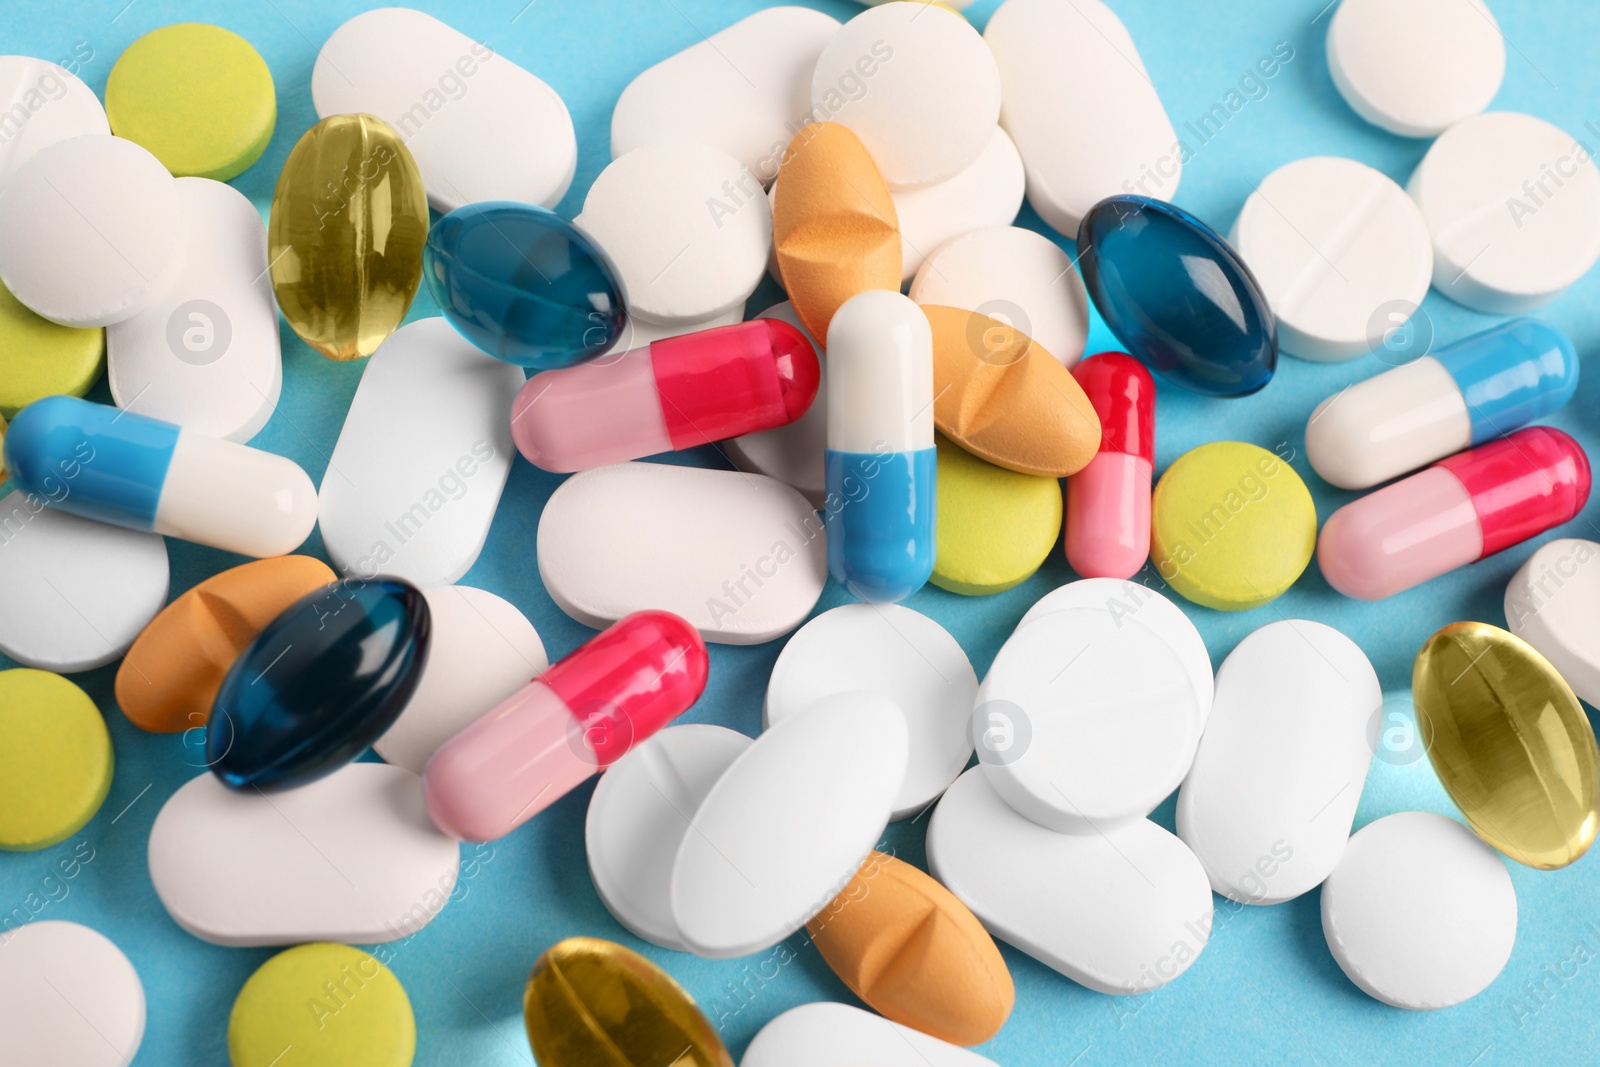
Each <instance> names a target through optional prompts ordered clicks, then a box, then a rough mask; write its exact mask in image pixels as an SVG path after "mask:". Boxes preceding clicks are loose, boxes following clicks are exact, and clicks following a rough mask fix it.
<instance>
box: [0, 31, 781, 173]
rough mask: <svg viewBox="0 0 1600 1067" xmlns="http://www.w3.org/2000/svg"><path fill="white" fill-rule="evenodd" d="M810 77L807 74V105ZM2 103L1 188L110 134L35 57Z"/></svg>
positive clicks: (65, 79) (14, 62) (68, 81)
mask: <svg viewBox="0 0 1600 1067" xmlns="http://www.w3.org/2000/svg"><path fill="white" fill-rule="evenodd" d="M810 98H811V72H810V71H809V70H808V71H806V99H807V102H808V103H809V101H810ZM0 100H5V101H8V102H9V106H8V108H7V109H6V112H5V115H6V122H5V137H4V138H3V139H0V185H4V184H5V183H6V179H7V178H9V177H11V175H12V173H13V172H14V171H16V169H17V168H18V167H20V166H22V164H23V163H24V162H26V161H27V160H28V159H29V158H31V157H32V156H33V154H34V153H35V152H37V151H39V150H40V149H41V148H44V147H46V146H47V145H53V144H55V143H56V142H57V141H65V140H66V139H67V138H69V137H81V136H83V135H84V134H94V133H97V134H110V133H111V124H110V123H109V122H107V121H106V109H105V108H104V107H103V106H101V104H100V98H99V97H98V96H96V95H94V90H93V89H91V88H89V87H88V86H87V85H85V84H84V83H83V82H82V81H80V80H79V79H78V78H77V77H76V76H74V75H73V74H71V73H69V72H68V71H67V70H66V69H65V68H63V67H59V66H57V65H56V64H54V63H51V62H48V61H46V60H43V59H35V58H33V57H32V56H0Z"/></svg>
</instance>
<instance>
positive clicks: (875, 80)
mask: <svg viewBox="0 0 1600 1067" xmlns="http://www.w3.org/2000/svg"><path fill="white" fill-rule="evenodd" d="M811 107H812V115H813V116H814V117H815V119H816V121H818V122H838V123H842V124H843V125H845V126H848V127H850V129H851V130H853V131H855V134H856V136H858V137H860V138H861V142H862V143H863V144H864V145H866V146H867V151H869V152H871V153H872V158H873V161H874V162H876V163H877V164H878V170H879V171H881V172H882V174H883V180H884V181H886V182H888V183H889V185H890V187H891V188H898V189H915V188H917V187H919V186H923V185H932V184H933V183H934V182H942V181H945V180H947V179H949V178H954V177H955V176H956V175H957V174H960V173H961V172H962V171H964V170H966V169H967V168H968V167H970V166H971V165H972V164H973V162H974V161H975V160H976V159H977V158H978V156H979V155H980V154H981V153H982V152H983V150H984V147H985V146H986V145H987V144H988V143H989V141H990V140H991V139H992V138H993V136H994V127H995V123H996V122H998V121H999V118H1000V72H999V71H998V70H997V69H996V68H995V63H994V56H993V55H992V54H991V53H990V52H989V49H988V46H987V45H985V44H984V43H983V38H982V37H980V36H979V35H978V31H977V30H975V29H973V28H972V24H971V23H969V22H968V21H967V20H966V19H964V18H962V17H961V16H960V15H957V14H956V13H955V12H953V11H946V10H944V9H943V8H940V7H937V6H935V5H933V4H927V3H910V2H902V3H890V4H884V5H882V6H881V7H874V8H872V9H871V10H869V11H863V12H862V13H861V14H859V15H857V16H856V17H855V18H853V19H851V20H850V21H849V22H847V23H845V24H844V26H843V27H842V28H841V29H840V30H839V32H838V33H836V34H834V36H833V39H832V40H831V41H829V42H828V45H827V47H825V48H824V49H823V50H822V55H821V56H820V57H819V58H818V59H817V68H816V71H815V72H814V73H813V74H812V76H811Z"/></svg>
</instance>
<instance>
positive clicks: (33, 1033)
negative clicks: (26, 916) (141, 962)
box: [0, 920, 145, 1067]
mask: <svg viewBox="0 0 1600 1067" xmlns="http://www.w3.org/2000/svg"><path fill="white" fill-rule="evenodd" d="M144 1021H145V1001H144V984H143V983H141V982H140V981H139V973H138V972H137V971H135V970H134V969H133V964H132V963H129V962H128V957H127V956H124V955H123V954H122V950H121V949H119V948H117V946H116V945H114V944H112V943H111V941H110V939H109V938H107V937H106V936H105V935H104V934H101V933H99V932H98V931H95V930H91V929H89V928H88V927H87V926H80V925H78V924H77V923H71V922H61V921H59V920H45V921H42V922H30V923H27V924H25V925H23V926H19V927H17V928H16V929H13V930H8V931H7V932H6V933H5V934H4V935H0V1034H4V1035H5V1047H4V1048H0V1063H5V1064H8V1065H15V1067H125V1065H126V1064H130V1063H132V1062H133V1058H134V1056H135V1055H136V1054H137V1053H138V1051H139V1044H140V1042H142V1041H143V1040H144Z"/></svg>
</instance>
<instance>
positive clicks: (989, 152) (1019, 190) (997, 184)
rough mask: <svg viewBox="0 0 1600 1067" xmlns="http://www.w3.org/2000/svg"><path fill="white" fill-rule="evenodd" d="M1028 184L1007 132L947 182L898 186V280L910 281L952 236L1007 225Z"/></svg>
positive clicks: (1018, 208)
mask: <svg viewBox="0 0 1600 1067" xmlns="http://www.w3.org/2000/svg"><path fill="white" fill-rule="evenodd" d="M1026 184H1027V182H1026V179H1025V177H1024V175H1023V171H1022V157H1021V156H1020V155H1018V154H1017V146H1016V145H1015V144H1013V143H1012V141H1011V138H1010V136H1009V135H1008V134H1007V133H1006V131H1004V130H1002V129H1001V128H1000V127H998V126H996V127H995V128H994V136H993V137H992V138H990V140H989V145H988V147H987V148H985V149H984V150H983V154H982V155H980V156H979V157H978V159H977V162H975V163H973V164H972V166H970V167H968V168H967V169H966V170H964V171H962V172H961V173H960V174H957V175H956V176H955V177H954V178H951V179H949V180H948V181H942V182H940V183H938V184H937V185H928V186H924V187H923V188H921V189H899V190H896V191H894V192H891V193H890V194H889V195H890V196H891V197H892V198H893V199H894V213H895V218H896V219H898V220H899V222H900V272H901V278H900V280H901V282H908V281H910V280H911V279H912V278H913V277H915V276H916V273H917V271H918V270H919V269H921V267H922V265H923V263H925V262H927V258H928V256H930V255H932V254H933V251H934V250H935V249H936V248H938V247H939V246H940V245H942V244H944V243H945V242H946V241H948V240H950V239H951V238H953V237H959V236H960V235H961V234H964V233H967V232H969V231H971V230H977V229H983V228H987V227H991V226H1010V225H1011V223H1012V222H1013V221H1015V219H1016V217H1017V212H1019V211H1021V210H1022V194H1023V190H1024V188H1025V186H1026Z"/></svg>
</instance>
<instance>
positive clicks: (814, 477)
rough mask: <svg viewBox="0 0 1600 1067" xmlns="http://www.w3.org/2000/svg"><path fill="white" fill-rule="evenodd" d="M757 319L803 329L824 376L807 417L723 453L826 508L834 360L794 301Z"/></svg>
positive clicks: (731, 444)
mask: <svg viewBox="0 0 1600 1067" xmlns="http://www.w3.org/2000/svg"><path fill="white" fill-rule="evenodd" d="M756 317H757V318H762V319H781V320H782V321H784V322H787V323H788V324H789V325H790V326H793V327H794V328H795V329H797V330H799V331H800V333H801V334H802V335H804V337H805V339H806V341H807V342H809V343H810V345H811V348H812V350H813V351H815V352H816V354H817V364H818V366H819V368H820V369H821V371H822V377H821V378H820V379H819V380H818V382H817V396H816V399H815V400H813V401H811V406H810V407H809V408H806V413H805V414H804V415H801V416H800V417H799V418H798V419H795V420H794V421H793V422H791V423H786V424H785V425H783V426H779V427H776V428H774V429H771V430H762V431H761V432H760V433H749V434H745V435H744V436H743V437H735V438H732V439H730V440H727V441H724V442H722V448H723V451H725V452H726V453H727V454H728V459H729V460H731V461H732V462H733V465H734V466H735V467H738V468H739V469H740V470H742V471H749V472H751V473H752V474H765V475H766V476H767V477H769V478H776V479H778V481H780V482H785V483H787V484H789V485H792V486H794V487H795V488H796V489H798V490H800V492H801V493H803V494H804V495H805V498H806V499H807V500H809V501H810V502H811V505H812V506H813V507H816V508H820V507H822V506H823V505H824V503H826V496H827V492H826V488H825V482H826V478H825V477H824V473H825V472H824V469H823V455H824V453H826V452H827V450H828V357H827V355H826V354H825V353H824V352H823V351H822V346H821V345H819V344H817V341H816V338H814V337H812V336H811V332H810V331H809V330H807V329H806V328H805V327H804V326H803V325H801V323H800V316H798V315H796V314H795V313H794V305H793V304H791V303H789V301H787V300H785V301H784V302H783V303H781V304H774V305H773V306H772V307H769V308H768V309H767V310H765V311H763V312H762V313H761V314H760V315H758V316H756Z"/></svg>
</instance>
